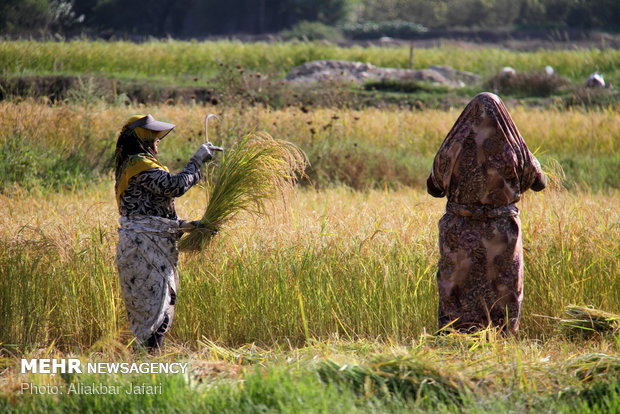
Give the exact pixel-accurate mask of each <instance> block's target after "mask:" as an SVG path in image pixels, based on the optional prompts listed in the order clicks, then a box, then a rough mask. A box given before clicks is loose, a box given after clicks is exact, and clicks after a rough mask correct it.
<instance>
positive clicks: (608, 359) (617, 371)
mask: <svg viewBox="0 0 620 414" xmlns="http://www.w3.org/2000/svg"><path fill="white" fill-rule="evenodd" d="M566 368H567V369H568V370H569V371H571V372H572V374H573V375H575V376H576V377H577V378H579V380H581V381H583V382H587V381H590V380H592V379H594V378H601V377H602V378H609V379H614V378H615V379H617V378H618V376H620V358H618V357H617V356H613V355H607V354H602V353H590V354H585V355H579V356H576V357H573V358H571V359H569V360H568V361H567V362H566Z"/></svg>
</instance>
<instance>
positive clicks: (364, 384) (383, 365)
mask: <svg viewBox="0 0 620 414" xmlns="http://www.w3.org/2000/svg"><path fill="white" fill-rule="evenodd" d="M318 374H319V377H320V378H321V380H322V381H323V382H325V383H336V384H341V385H345V386H347V387H349V388H351V389H352V390H353V391H355V392H356V393H358V394H361V395H365V396H367V397H369V396H378V397H385V396H390V395H393V396H398V397H401V398H410V399H412V400H418V399H420V398H423V397H431V398H434V399H436V400H439V401H442V402H444V403H451V404H459V403H460V402H461V400H462V397H463V393H464V392H465V390H466V386H465V384H464V383H463V382H462V381H461V380H459V379H457V378H453V377H451V376H449V375H447V374H445V373H443V372H440V371H439V370H437V369H436V368H434V367H432V366H430V365H428V364H426V363H424V362H422V361H419V360H417V359H415V358H411V357H393V358H390V359H387V360H385V359H378V360H375V361H373V362H371V364H370V365H366V366H364V365H356V364H345V365H342V366H341V365H339V364H337V363H335V362H333V361H326V362H323V363H321V365H320V366H319V368H318Z"/></svg>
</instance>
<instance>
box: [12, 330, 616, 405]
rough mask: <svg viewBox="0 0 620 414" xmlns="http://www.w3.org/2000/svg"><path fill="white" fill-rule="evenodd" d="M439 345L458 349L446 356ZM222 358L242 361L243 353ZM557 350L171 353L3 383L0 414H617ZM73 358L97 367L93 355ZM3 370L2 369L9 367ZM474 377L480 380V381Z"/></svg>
mask: <svg viewBox="0 0 620 414" xmlns="http://www.w3.org/2000/svg"><path fill="white" fill-rule="evenodd" d="M441 340H443V341H444V342H446V341H452V344H453V345H455V346H462V347H464V349H461V350H459V349H457V348H454V349H451V350H450V349H449V345H448V346H446V344H445V343H444V344H441ZM558 345H559V346H560V347H566V344H559V343H556V344H555V346H556V347H557V346H558ZM601 345H603V344H601ZM220 350H223V348H220ZM212 351H215V349H212ZM225 351H227V352H230V353H231V354H233V353H234V354H237V355H247V354H248V350H247V349H245V350H244V349H226V350H225ZM515 351H516V352H515ZM557 351H558V349H557V348H556V349H541V347H540V346H536V345H534V344H533V343H528V342H511V341H498V340H496V339H483V338H467V337H459V336H456V337H454V338H452V337H444V338H443V339H442V338H432V337H427V338H426V339H420V341H419V342H418V343H415V344H412V345H411V346H393V345H390V344H385V343H383V344H382V343H376V342H330V343H323V344H321V343H317V344H315V345H311V346H308V347H305V348H303V349H292V350H280V351H278V352H273V353H263V354H262V355H261V358H262V359H261V362H260V363H252V364H245V365H241V366H240V365H237V362H238V361H237V362H231V361H226V360H216V361H205V360H203V359H200V355H199V354H190V355H188V354H183V353H181V354H177V355H174V354H173V355H171V356H168V357H165V358H166V359H168V358H171V357H172V358H173V359H176V360H184V361H188V362H189V372H188V373H186V374H184V375H162V374H160V375H142V376H114V375H95V374H76V375H74V376H72V377H68V376H65V377H64V378H56V377H53V376H50V375H42V374H38V375H37V374H30V375H21V376H5V380H6V381H7V382H6V383H7V384H9V386H8V387H7V388H5V389H4V390H3V391H4V392H3V393H0V409H2V411H3V412H7V413H20V412H28V413H31V412H34V413H38V412H46V413H47V412H52V413H55V412H67V411H72V412H73V411H79V412H120V411H122V412H131V413H149V412H162V411H165V412H207V413H259V412H282V413H302V412H303V413H305V412H313V413H348V412H354V413H373V412H394V413H401V412H402V413H406V412H412V411H413V412H424V413H427V412H428V413H436V412H440V413H456V412H472V413H484V412H489V411H491V412H515V411H518V412H560V413H572V412H583V413H612V412H617V410H618V409H619V408H620V383H619V382H618V380H617V378H615V377H614V376H613V375H612V374H611V373H606V372H603V371H600V372H598V373H597V374H596V375H595V376H593V377H590V378H589V379H587V380H583V379H582V378H581V377H580V376H579V371H574V368H573V366H572V365H571V363H572V362H573V361H574V360H575V361H576V360H577V359H578V358H570V357H569V358H568V362H569V363H568V364H567V363H565V361H564V360H562V358H565V355H566V354H567V353H568V352H570V351H569V350H568V349H564V350H560V351H559V352H560V353H559V354H557V355H553V357H552V358H551V359H550V358H549V357H545V358H541V357H540V356H541V355H544V353H545V352H557ZM592 355H595V354H587V353H584V354H583V357H589V356H592ZM599 355H603V354H599ZM55 356H56V357H59V356H60V355H55ZM455 356H458V358H455ZM188 357H189V358H190V359H187V358H188ZM212 357H213V356H212ZM216 358H217V357H216ZM580 358H581V357H580ZM609 358H611V357H609ZM82 359H83V360H90V361H92V360H96V361H101V358H100V357H98V358H89V357H86V356H83V357H82ZM112 359H113V360H114V358H112ZM166 359H164V360H166ZM104 360H105V359H104ZM116 360H118V358H117V359H116ZM141 360H144V361H147V362H148V361H149V358H148V357H144V359H138V361H141ZM8 362H9V364H8V365H9V366H10V367H11V368H9V369H12V366H13V365H12V363H14V362H16V361H14V360H13V361H8ZM480 375H486V378H487V380H486V381H485V380H482V381H481V380H480ZM24 382H25V383H34V384H36V385H38V386H45V385H50V386H57V387H58V388H59V390H61V393H60V394H58V395H40V394H39V395H35V394H31V393H29V392H26V393H24V394H22V393H20V391H19V390H20V389H21V384H22V383H24ZM70 384H74V386H75V385H77V384H84V385H91V384H95V385H98V384H104V385H106V386H113V387H115V391H118V394H108V395H88V394H75V393H73V394H69V393H68V392H69V390H70ZM141 384H146V385H154V386H160V387H161V388H160V389H161V392H157V393H156V394H155V395H135V394H134V395H127V394H126V391H127V390H130V389H131V386H132V385H141Z"/></svg>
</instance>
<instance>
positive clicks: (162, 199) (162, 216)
mask: <svg viewBox="0 0 620 414" xmlns="http://www.w3.org/2000/svg"><path fill="white" fill-rule="evenodd" d="M174 127H175V125H173V124H169V123H166V122H161V121H156V120H155V119H154V118H153V117H152V116H151V115H135V116H132V117H131V118H129V120H127V122H126V123H125V125H124V126H123V129H122V130H121V133H120V135H119V137H118V141H117V143H116V154H115V165H116V185H115V190H116V201H117V204H118V209H119V212H120V215H121V217H120V220H119V223H120V228H119V242H118V246H117V251H116V265H117V268H118V272H119V276H120V282H121V288H122V292H123V296H124V299H125V305H126V307H127V313H128V317H129V324H130V327H131V330H132V332H133V334H134V335H135V336H136V338H138V340H139V341H140V342H141V343H142V344H144V345H145V346H147V347H148V348H150V349H158V348H161V346H162V344H163V336H164V334H165V333H166V332H167V331H168V330H169V329H170V326H171V324H172V320H173V317H174V306H175V303H176V299H177V289H178V284H179V277H178V272H177V261H178V251H177V248H176V241H177V240H178V239H179V238H180V235H181V233H182V232H183V231H191V230H192V229H194V228H195V227H196V225H197V222H189V221H186V220H180V219H179V218H178V217H177V214H176V211H175V208H174V198H175V197H180V196H181V195H183V194H184V193H185V192H186V191H187V190H189V189H190V188H191V187H192V186H193V185H194V184H196V183H197V182H198V181H199V180H200V177H201V172H200V166H201V165H202V163H204V162H205V161H207V160H209V159H211V158H213V151H214V150H221V148H218V147H214V146H212V145H211V144H210V143H207V144H203V145H201V147H200V148H199V149H198V151H197V152H196V153H195V154H194V155H193V156H192V157H191V158H190V160H189V162H188V163H187V165H186V166H185V168H184V169H183V170H182V171H181V172H180V173H178V174H171V173H170V172H168V169H167V168H166V167H165V166H163V165H162V164H161V163H160V162H159V161H158V160H157V153H158V144H159V141H160V140H161V139H163V138H164V137H165V136H166V135H167V134H168V133H169V132H170V131H171V130H172V129H173V128H174Z"/></svg>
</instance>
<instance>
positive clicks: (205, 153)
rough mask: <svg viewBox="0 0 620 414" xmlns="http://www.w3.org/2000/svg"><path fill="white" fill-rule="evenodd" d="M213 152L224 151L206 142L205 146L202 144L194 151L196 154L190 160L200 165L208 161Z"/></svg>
mask: <svg viewBox="0 0 620 414" xmlns="http://www.w3.org/2000/svg"><path fill="white" fill-rule="evenodd" d="M214 151H224V148H222V147H216V146H215V145H213V144H211V143H210V142H207V143H206V144H202V145H201V146H200V148H198V151H196V153H195V154H194V155H193V156H192V159H193V160H196V161H198V162H199V163H201V164H202V163H204V162H205V161H209V160H210V159H212V158H213V152H214Z"/></svg>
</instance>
